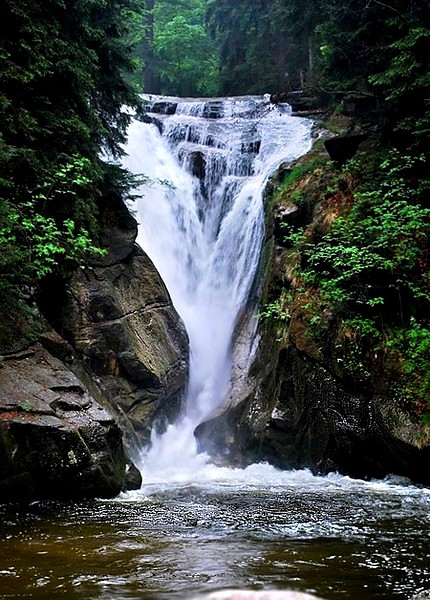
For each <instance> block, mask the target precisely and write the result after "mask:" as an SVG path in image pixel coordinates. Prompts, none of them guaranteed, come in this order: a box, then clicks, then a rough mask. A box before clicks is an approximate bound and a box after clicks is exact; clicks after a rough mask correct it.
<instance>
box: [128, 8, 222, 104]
mask: <svg viewBox="0 0 430 600" xmlns="http://www.w3.org/2000/svg"><path fill="white" fill-rule="evenodd" d="M207 3H208V0H183V1H182V2H181V3H180V6H178V4H177V3H176V2H172V0H155V1H153V0H149V1H146V3H145V4H146V11H145V13H144V15H143V18H140V20H139V19H135V21H134V41H135V42H137V45H136V51H135V58H136V59H137V61H138V62H139V65H140V71H141V73H142V71H143V76H142V75H141V76H142V79H143V80H144V83H143V91H144V92H147V93H158V94H159V93H163V94H170V95H180V96H211V95H216V94H217V93H218V91H219V63H218V57H217V53H216V47H215V44H214V42H213V40H212V39H211V38H210V36H209V34H208V31H207V28H206V24H205V12H206V6H207Z"/></svg>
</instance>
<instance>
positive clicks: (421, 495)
mask: <svg viewBox="0 0 430 600" xmlns="http://www.w3.org/2000/svg"><path fill="white" fill-rule="evenodd" d="M0 513H1V517H0V520H1V524H0V532H1V539H2V542H1V545H0V598H2V599H6V598H14V599H18V598H20V599H22V598H32V599H38V598H41V599H42V598H43V599H48V598H67V599H69V598H70V599H76V600H78V599H79V600H80V599H82V600H84V599H85V600H89V599H91V600H92V599H124V600H125V599H136V600H137V599H148V600H149V599H154V600H155V599H162V598H171V597H174V598H178V599H180V598H182V599H188V598H193V597H194V596H196V595H199V594H203V593H205V592H208V591H210V590H214V589H223V588H230V587H243V588H247V589H254V590H258V589H282V590H286V589H288V590H297V591H307V592H313V593H317V594H319V595H320V596H321V597H322V598H326V599H327V600H330V599H333V600H335V599H343V598H344V599H349V600H351V599H352V600H361V599H369V600H370V599H373V600H376V599H383V598H384V599H385V598H386V599H389V598H399V599H400V598H405V599H406V598H408V599H410V598H412V597H414V595H415V594H417V593H418V592H420V591H423V590H430V516H429V515H430V490H429V489H420V488H417V487H414V486H411V485H407V484H405V483H404V482H399V481H396V480H392V481H377V482H364V481H358V480H351V479H349V478H347V477H341V476H339V475H335V474H333V475H331V476H329V477H324V478H319V477H314V476H312V475H311V474H309V473H308V472H307V471H298V472H290V473H288V472H282V473H281V472H279V471H275V470H274V469H273V468H271V467H268V466H265V465H254V466H252V467H249V468H248V469H247V470H246V471H235V470H228V469H216V468H213V471H212V472H211V471H210V470H207V472H206V475H205V477H201V478H200V481H195V482H193V483H191V482H189V481H188V482H187V481H182V482H176V483H170V484H168V483H165V484H163V483H149V482H148V483H146V484H145V485H144V486H143V488H142V489H141V490H139V491H137V492H129V493H127V494H123V495H121V496H120V497H118V498H116V499H114V500H110V501H89V502H80V503H73V504H57V503H34V504H32V505H31V506H30V507H28V508H25V509H24V508H22V509H19V508H16V507H13V506H10V507H2V508H1V509H0Z"/></svg>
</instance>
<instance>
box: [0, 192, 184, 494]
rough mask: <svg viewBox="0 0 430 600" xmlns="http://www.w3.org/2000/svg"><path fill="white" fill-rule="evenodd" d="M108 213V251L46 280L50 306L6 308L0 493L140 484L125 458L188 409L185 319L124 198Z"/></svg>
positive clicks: (0, 369)
mask: <svg viewBox="0 0 430 600" xmlns="http://www.w3.org/2000/svg"><path fill="white" fill-rule="evenodd" d="M101 221H102V224H103V226H104V231H105V233H106V242H107V243H106V245H107V246H108V248H109V251H108V253H107V254H106V255H105V256H103V257H95V259H94V260H93V262H92V268H90V269H87V270H85V271H79V272H76V273H75V274H74V275H73V277H72V278H71V280H70V281H68V282H64V281H60V280H59V279H55V278H52V279H51V280H49V281H48V280H47V281H45V282H44V285H43V286H42V287H41V290H40V296H39V304H40V310H41V311H42V313H43V315H44V316H43V317H42V315H41V314H40V312H38V311H37V310H36V309H33V308H32V309H31V311H30V310H29V311H28V314H30V315H31V319H28V318H27V316H26V313H22V312H20V311H19V310H17V311H16V314H15V312H14V311H13V310H10V311H7V314H5V315H3V316H1V317H0V353H3V355H4V356H3V357H0V502H1V501H3V502H4V501H9V500H20V501H25V500H30V499H36V498H85V497H111V496H115V495H116V494H118V493H119V492H120V491H121V490H122V489H124V488H127V489H137V488H138V487H139V486H140V485H141V477H140V473H139V472H138V470H137V469H136V468H135V467H134V465H132V464H131V465H130V464H127V463H129V462H130V461H129V457H132V456H137V455H138V453H139V451H140V449H141V448H142V446H143V444H145V443H147V442H148V441H149V435H150V431H151V429H152V427H153V426H154V424H156V423H157V422H158V423H160V426H162V424H163V422H164V421H166V420H168V419H172V418H174V416H175V414H176V413H177V412H178V411H179V410H180V408H181V403H182V400H183V398H184V394H185V388H186V385H187V381H188V337H187V334H186V332H185V329H184V327H183V324H182V322H181V320H180V318H179V316H178V315H177V313H176V311H175V310H174V308H173V306H172V303H171V300H170V297H169V294H168V292H167V290H166V288H165V286H164V284H163V282H162V280H161V278H160V276H159V274H158V272H157V271H156V269H155V267H154V265H153V264H152V262H151V261H150V260H149V258H148V257H147V256H146V255H145V254H144V253H143V252H142V251H141V250H140V249H139V248H138V247H137V246H135V243H134V241H135V238H136V234H137V225H136V221H135V219H134V218H133V217H132V216H131V215H130V213H129V211H128V210H127V208H126V207H125V206H124V204H123V203H122V202H120V201H119V200H118V199H117V200H116V201H115V200H111V201H110V202H107V203H106V206H105V212H104V214H102V215H101ZM21 322H23V323H24V325H23V326H21V325H22V323H21ZM123 442H124V444H123ZM123 446H125V448H124V447H123ZM127 455H128V458H126V456H127Z"/></svg>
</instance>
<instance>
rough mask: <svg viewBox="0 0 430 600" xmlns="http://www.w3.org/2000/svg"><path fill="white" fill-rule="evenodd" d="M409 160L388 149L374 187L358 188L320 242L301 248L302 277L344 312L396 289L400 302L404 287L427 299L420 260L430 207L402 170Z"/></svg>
mask: <svg viewBox="0 0 430 600" xmlns="http://www.w3.org/2000/svg"><path fill="white" fill-rule="evenodd" d="M416 160H422V158H421V157H420V158H418V159H416ZM411 161H412V162H415V161H413V159H412V158H411V157H408V156H402V155H400V154H398V153H396V152H392V153H391V154H389V156H388V158H387V159H385V160H384V161H383V162H382V163H381V181H380V182H379V185H378V187H377V189H374V190H372V191H364V192H362V193H359V194H357V195H356V198H355V202H354V204H353V206H352V208H351V210H350V212H349V213H348V214H347V215H344V216H343V215H339V216H338V217H337V218H336V219H335V220H334V222H333V226H332V228H331V230H330V231H329V232H328V233H327V234H326V235H325V236H324V237H323V239H322V240H321V241H320V242H319V243H317V244H316V245H314V246H312V247H308V248H305V249H304V250H303V254H304V257H305V264H306V268H305V270H304V278H305V281H306V282H307V284H308V285H318V286H320V288H321V290H322V291H323V293H324V295H325V297H326V298H327V300H328V301H329V302H330V303H331V304H333V306H334V307H335V309H336V310H338V311H341V312H342V313H344V314H348V311H349V310H352V309H354V307H356V308H357V306H360V305H366V306H368V307H370V308H374V307H378V306H379V305H382V304H384V303H385V302H386V301H387V302H388V301H390V299H391V300H392V298H393V295H396V294H397V295H398V296H399V295H400V296H399V301H400V302H401V295H404V294H405V293H406V292H408V293H409V297H410V298H416V299H418V298H419V297H421V298H425V299H426V300H430V295H429V294H428V291H427V290H426V285H427V281H426V280H425V279H422V278H421V272H422V264H421V263H420V261H422V259H423V257H424V256H425V247H426V240H427V236H428V235H429V233H430V209H428V208H426V207H425V206H422V204H421V203H420V202H419V193H420V192H419V190H418V189H415V188H414V187H411V186H410V184H409V183H408V181H407V179H406V178H405V176H404V172H405V171H406V170H407V169H410V168H411ZM393 293H394V294H393ZM398 310H399V311H401V310H402V307H401V305H399V306H398Z"/></svg>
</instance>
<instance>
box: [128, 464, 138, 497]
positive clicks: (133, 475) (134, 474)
mask: <svg viewBox="0 0 430 600" xmlns="http://www.w3.org/2000/svg"><path fill="white" fill-rule="evenodd" d="M141 487H142V474H141V472H140V471H139V469H138V468H137V467H136V465H134V464H133V463H130V464H128V465H127V471H126V475H125V489H126V490H129V491H130V490H140V488H141Z"/></svg>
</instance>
